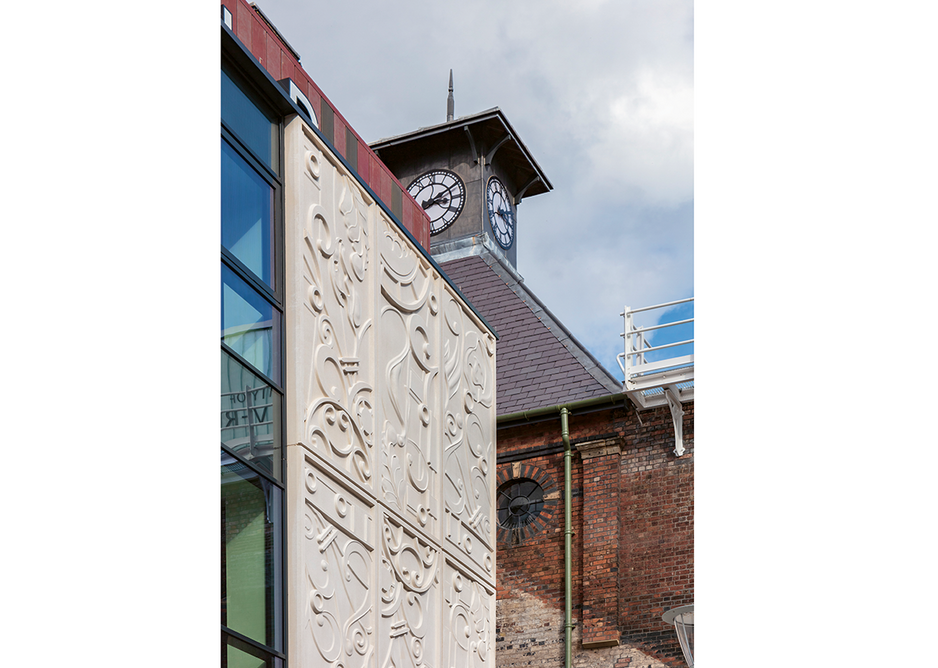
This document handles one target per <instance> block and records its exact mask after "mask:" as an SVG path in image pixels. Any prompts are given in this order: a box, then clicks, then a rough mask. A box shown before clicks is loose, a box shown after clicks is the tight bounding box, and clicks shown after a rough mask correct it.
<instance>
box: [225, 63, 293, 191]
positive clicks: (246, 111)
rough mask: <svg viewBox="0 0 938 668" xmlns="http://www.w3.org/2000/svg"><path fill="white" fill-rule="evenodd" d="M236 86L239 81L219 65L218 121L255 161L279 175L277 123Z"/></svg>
mask: <svg viewBox="0 0 938 668" xmlns="http://www.w3.org/2000/svg"><path fill="white" fill-rule="evenodd" d="M236 79H237V80H238V82H237V83H236ZM239 83H240V78H239V77H237V75H235V74H234V73H233V72H231V71H229V70H228V68H227V67H225V66H224V65H222V70H221V120H222V121H223V122H224V123H225V124H226V125H227V126H228V127H229V128H231V130H233V131H234V133H235V134H237V135H238V137H239V138H240V139H241V141H243V142H245V143H246V144H247V145H248V147H249V148H250V149H251V150H252V151H254V152H255V153H256V154H257V157H258V158H260V159H261V160H262V161H263V162H264V163H265V164H266V165H267V166H268V167H270V168H271V169H272V170H274V172H275V173H279V172H280V169H279V166H280V123H279V122H278V120H277V117H276V116H275V115H274V114H273V112H271V111H270V110H269V109H267V107H266V105H265V104H264V103H263V102H261V101H260V99H259V98H258V97H257V95H256V94H255V93H254V92H253V91H252V90H251V89H250V88H249V87H248V86H246V85H239Z"/></svg>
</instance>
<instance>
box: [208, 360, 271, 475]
mask: <svg viewBox="0 0 938 668" xmlns="http://www.w3.org/2000/svg"><path fill="white" fill-rule="evenodd" d="M280 404H281V399H280V393H279V392H277V391H276V390H275V389H273V388H272V387H271V386H270V385H268V384H267V383H265V382H264V381H263V380H261V378H260V376H258V375H256V374H254V373H252V372H251V371H250V370H249V369H248V368H247V367H246V366H244V365H243V364H241V363H240V362H238V361H237V360H235V359H234V358H233V357H232V356H231V355H229V354H228V353H226V352H225V351H224V350H222V351H221V442H222V443H223V444H224V445H225V446H226V447H227V448H229V449H230V450H233V451H234V452H236V453H238V455H239V456H241V457H242V458H244V459H246V460H248V461H249V462H251V463H252V464H254V465H255V466H259V467H260V468H262V469H264V470H265V471H267V472H269V473H270V474H271V475H273V476H274V477H275V478H276V479H277V480H282V477H281V474H280V442H281V439H280V434H281V426H280Z"/></svg>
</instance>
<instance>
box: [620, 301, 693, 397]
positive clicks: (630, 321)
mask: <svg viewBox="0 0 938 668" xmlns="http://www.w3.org/2000/svg"><path fill="white" fill-rule="evenodd" d="M693 301H694V298H693V297H691V298H689V299H679V300H677V301H673V302H667V303H665V304H656V305H655V306H646V307H644V308H637V309H630V308H629V307H628V306H626V307H625V309H624V310H623V312H622V313H620V314H619V315H621V316H622V317H623V318H624V319H625V331H624V332H623V333H622V334H621V336H622V338H623V339H625V350H624V352H621V353H619V355H618V356H617V357H616V361H617V362H618V363H619V367H620V368H621V369H622V373H623V374H625V390H626V391H627V392H631V391H641V390H648V389H653V388H656V387H662V386H664V385H673V384H676V383H686V382H688V381H693V379H694V355H693V353H691V354H690V355H675V356H673V357H664V358H662V359H659V360H655V361H653V362H649V361H648V360H647V359H646V355H647V354H648V353H650V352H653V351H658V350H665V349H669V348H677V347H679V346H688V345H692V344H693V343H694V339H693V338H690V339H687V340H684V341H676V342H674V343H665V344H662V345H657V346H653V345H651V344H650V343H649V342H648V340H647V339H646V336H645V335H646V334H647V333H648V332H651V331H656V330H663V329H666V328H669V327H677V326H678V325H686V324H693V322H694V319H693V318H687V319H685V320H677V321H675V322H668V323H663V324H660V325H653V326H651V327H639V326H637V325H636V324H635V319H634V315H635V314H636V313H643V312H647V311H654V310H656V309H664V308H669V307H671V306H677V305H678V304H687V303H691V302H693Z"/></svg>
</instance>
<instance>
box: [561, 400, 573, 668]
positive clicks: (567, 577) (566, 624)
mask: <svg viewBox="0 0 938 668" xmlns="http://www.w3.org/2000/svg"><path fill="white" fill-rule="evenodd" d="M569 415H570V411H568V410H567V407H566V406H564V407H563V408H561V409H560V435H561V437H562V438H563V525H564V528H563V576H564V577H563V584H564V619H563V630H564V633H563V645H564V648H563V649H564V664H563V665H564V667H565V668H570V666H572V665H573V662H572V653H571V650H572V646H573V574H572V572H571V571H572V563H573V547H572V541H573V521H572V520H571V517H570V515H571V512H570V507H571V506H572V505H573V503H572V500H571V493H570V490H571V489H572V488H573V476H572V474H571V460H572V459H573V452H572V451H571V450H570V426H569V424H568V421H567V417H568V416H569Z"/></svg>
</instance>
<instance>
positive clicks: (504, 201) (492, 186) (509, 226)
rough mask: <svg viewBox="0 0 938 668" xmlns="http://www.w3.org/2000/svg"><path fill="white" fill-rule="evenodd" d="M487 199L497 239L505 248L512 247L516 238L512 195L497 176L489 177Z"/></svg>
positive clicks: (490, 220) (490, 219) (490, 218)
mask: <svg viewBox="0 0 938 668" xmlns="http://www.w3.org/2000/svg"><path fill="white" fill-rule="evenodd" d="M485 201H486V204H487V205H488V210H489V224H490V225H491V226H492V232H494V233H495V241H497V242H498V245H499V246H501V247H502V248H504V249H506V250H507V249H508V248H511V244H512V242H513V241H514V240H515V217H514V214H513V213H512V212H511V197H510V196H509V194H508V191H507V190H506V189H505V186H504V184H503V183H502V182H501V181H499V180H498V179H497V178H496V177H494V176H493V177H492V178H490V179H489V185H488V188H486V190H485Z"/></svg>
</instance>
